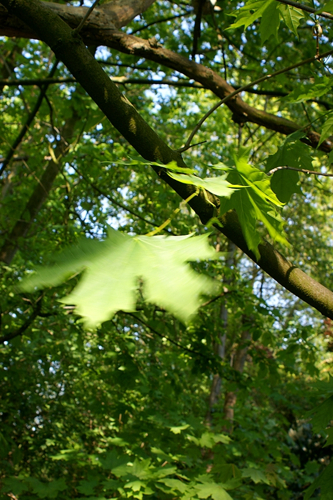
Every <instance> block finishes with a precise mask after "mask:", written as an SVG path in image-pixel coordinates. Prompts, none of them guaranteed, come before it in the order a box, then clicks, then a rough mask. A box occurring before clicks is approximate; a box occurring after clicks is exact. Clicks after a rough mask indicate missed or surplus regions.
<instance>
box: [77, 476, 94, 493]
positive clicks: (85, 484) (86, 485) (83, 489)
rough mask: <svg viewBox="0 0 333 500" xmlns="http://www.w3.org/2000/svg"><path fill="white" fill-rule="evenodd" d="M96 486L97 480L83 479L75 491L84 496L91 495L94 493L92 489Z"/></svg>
mask: <svg viewBox="0 0 333 500" xmlns="http://www.w3.org/2000/svg"><path fill="white" fill-rule="evenodd" d="M98 484H99V480H98V479H90V480H88V479H84V480H83V481H80V482H79V485H78V486H77V487H76V489H77V490H78V491H79V492H80V493H83V494H84V495H93V494H94V493H95V492H94V489H95V488H96V486H97V485H98Z"/></svg>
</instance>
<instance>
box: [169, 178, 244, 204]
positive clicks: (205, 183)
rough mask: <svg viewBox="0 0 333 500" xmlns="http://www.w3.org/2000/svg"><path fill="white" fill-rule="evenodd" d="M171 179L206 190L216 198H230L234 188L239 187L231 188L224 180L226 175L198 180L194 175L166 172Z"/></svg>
mask: <svg viewBox="0 0 333 500" xmlns="http://www.w3.org/2000/svg"><path fill="white" fill-rule="evenodd" d="M168 173H169V175H170V177H172V179H175V180H176V181H178V182H182V183H184V184H193V185H194V186H197V187H200V188H203V189H206V190H207V191H209V192H210V193H213V194H215V195H216V196H222V197H224V196H225V197H227V198H228V197H230V196H231V195H232V193H233V192H234V191H235V188H237V187H240V186H233V185H231V184H230V182H228V181H227V180H226V175H222V176H220V177H207V178H206V179H200V177H196V176H195V175H184V174H174V173H172V172H168Z"/></svg>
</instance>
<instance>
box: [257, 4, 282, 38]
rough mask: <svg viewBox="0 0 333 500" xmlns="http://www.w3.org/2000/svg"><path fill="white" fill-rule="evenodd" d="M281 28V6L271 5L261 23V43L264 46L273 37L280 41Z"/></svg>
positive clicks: (265, 11)
mask: <svg viewBox="0 0 333 500" xmlns="http://www.w3.org/2000/svg"><path fill="white" fill-rule="evenodd" d="M279 26H280V15H279V5H278V3H277V2H274V3H270V4H269V5H268V7H267V8H266V9H265V10H264V12H263V14H262V18H261V22H260V27H259V30H260V37H261V43H262V44H264V43H265V41H266V40H268V39H269V38H270V37H271V36H273V37H274V38H275V39H276V41H278V30H279Z"/></svg>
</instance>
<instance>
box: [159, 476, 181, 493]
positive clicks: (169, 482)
mask: <svg viewBox="0 0 333 500" xmlns="http://www.w3.org/2000/svg"><path fill="white" fill-rule="evenodd" d="M158 482H159V483H162V484H165V486H168V487H169V488H170V489H171V493H173V494H176V492H177V491H180V493H185V491H186V490H187V488H188V486H187V484H186V483H183V482H182V481H179V479H171V478H165V479H159V480H158Z"/></svg>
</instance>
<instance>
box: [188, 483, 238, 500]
mask: <svg viewBox="0 0 333 500" xmlns="http://www.w3.org/2000/svg"><path fill="white" fill-rule="evenodd" d="M195 488H196V490H197V491H198V493H197V495H198V497H199V498H210V497H211V498H213V499H214V500H232V497H231V496H230V495H229V493H227V491H226V490H225V489H224V488H223V486H221V485H220V484H217V483H213V482H209V483H204V484H197V485H196V486H195Z"/></svg>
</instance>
